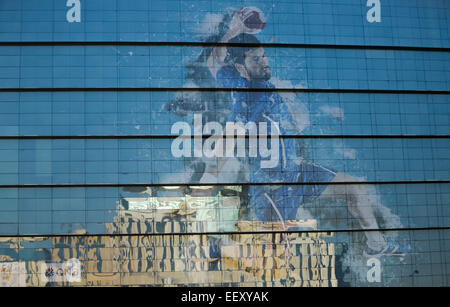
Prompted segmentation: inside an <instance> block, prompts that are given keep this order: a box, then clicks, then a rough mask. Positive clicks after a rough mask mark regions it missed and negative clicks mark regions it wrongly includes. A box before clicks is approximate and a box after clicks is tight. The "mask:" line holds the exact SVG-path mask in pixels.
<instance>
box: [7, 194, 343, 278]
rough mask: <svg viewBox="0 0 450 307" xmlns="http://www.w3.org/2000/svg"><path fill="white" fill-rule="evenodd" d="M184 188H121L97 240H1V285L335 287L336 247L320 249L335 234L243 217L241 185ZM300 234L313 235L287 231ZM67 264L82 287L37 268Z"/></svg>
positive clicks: (309, 225) (301, 223) (82, 236)
mask: <svg viewBox="0 0 450 307" xmlns="http://www.w3.org/2000/svg"><path fill="white" fill-rule="evenodd" d="M188 188H189V189H190V191H189V192H190V193H189V194H187V193H186V191H185V189H186V188H185V187H169V188H164V187H160V188H156V189H155V188H149V187H148V188H145V189H143V190H139V191H130V190H124V193H123V195H122V197H121V198H120V199H119V200H118V201H117V203H116V215H115V216H114V219H113V221H111V222H108V223H105V228H106V231H105V233H104V234H96V235H89V234H87V233H86V231H83V230H78V231H77V233H75V234H70V235H61V236H60V235H55V236H51V237H31V236H30V237H20V238H18V237H15V238H0V244H1V247H2V248H3V249H0V251H6V250H7V251H8V253H9V254H3V255H0V259H1V262H2V268H3V272H2V273H1V274H2V275H1V276H2V278H3V280H1V281H0V282H3V283H2V285H4V286H8V285H10V286H14V285H26V286H49V285H58V286H78V285H83V286H140V285H146V286H186V285H187V286H314V287H317V286H321V287H331V286H333V287H334V286H337V285H338V282H337V279H336V271H335V269H336V265H335V263H336V255H335V246H334V243H328V242H326V239H327V238H331V237H333V235H334V234H333V233H330V232H319V231H318V229H317V222H316V220H313V219H310V220H296V221H283V222H265V223H262V222H257V221H252V220H246V219H245V217H244V218H243V214H242V211H243V210H242V207H243V206H241V205H242V198H241V197H240V193H241V188H240V187H225V188H224V189H222V190H220V191H216V192H213V191H212V190H213V189H214V187H204V186H202V187H188ZM211 195H214V196H211ZM299 229H300V230H308V231H311V232H294V233H286V231H290V230H299ZM69 259H77V260H79V261H80V263H81V281H80V282H67V281H66V282H64V281H63V282H52V283H50V282H48V280H46V279H45V275H43V272H42V270H44V268H45V265H44V266H43V264H45V263H47V264H48V263H63V262H65V261H68V260H69ZM20 267H21V268H22V269H19V268H20ZM8 270H9V271H8ZM8 272H9V273H8ZM14 273H16V275H14ZM8 274H9V275H8ZM7 276H9V277H7Z"/></svg>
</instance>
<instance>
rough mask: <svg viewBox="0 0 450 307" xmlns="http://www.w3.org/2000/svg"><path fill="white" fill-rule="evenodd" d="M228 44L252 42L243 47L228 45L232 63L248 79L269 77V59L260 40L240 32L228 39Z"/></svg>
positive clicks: (261, 80) (259, 79)
mask: <svg viewBox="0 0 450 307" xmlns="http://www.w3.org/2000/svg"><path fill="white" fill-rule="evenodd" d="M229 43H230V44H252V45H251V46H244V47H228V54H229V57H230V60H231V62H232V64H233V65H234V66H235V67H236V69H237V70H238V71H239V73H240V74H241V75H242V76H243V77H244V78H247V79H249V80H254V81H260V82H264V81H267V80H269V79H270V77H271V74H270V67H269V61H268V59H267V56H266V52H265V50H264V48H263V47H261V42H260V41H259V40H258V39H257V38H256V37H255V36H253V35H251V34H246V33H244V34H240V35H238V36H236V37H235V38H233V39H231V40H230V41H229Z"/></svg>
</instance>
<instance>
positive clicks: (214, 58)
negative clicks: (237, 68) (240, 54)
mask: <svg viewBox="0 0 450 307" xmlns="http://www.w3.org/2000/svg"><path fill="white" fill-rule="evenodd" d="M248 10H249V9H248V8H246V7H244V8H241V9H239V10H238V11H236V13H234V15H233V18H232V19H231V22H230V27H229V30H228V32H227V33H226V34H225V35H224V36H223V37H222V39H221V40H220V41H219V43H227V42H228V41H230V40H231V39H232V38H234V37H236V36H238V35H239V34H242V33H245V32H247V31H249V29H248V28H247V27H246V26H245V25H244V22H243V20H244V18H245V16H246V14H247V13H248ZM226 56H227V48H226V47H222V46H217V47H214V48H213V50H212V52H211V54H210V56H209V57H208V60H207V61H206V64H207V65H208V69H209V71H210V72H211V74H212V75H213V76H214V78H216V75H217V72H218V71H219V70H220V68H222V67H223V66H224V65H225V57H226Z"/></svg>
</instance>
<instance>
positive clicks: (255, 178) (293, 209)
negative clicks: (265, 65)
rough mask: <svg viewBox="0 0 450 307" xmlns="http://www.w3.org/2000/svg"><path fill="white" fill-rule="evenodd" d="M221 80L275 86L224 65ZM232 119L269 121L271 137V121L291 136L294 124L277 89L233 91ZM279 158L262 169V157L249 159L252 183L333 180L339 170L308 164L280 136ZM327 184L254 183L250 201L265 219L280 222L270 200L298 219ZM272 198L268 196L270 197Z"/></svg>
mask: <svg viewBox="0 0 450 307" xmlns="http://www.w3.org/2000/svg"><path fill="white" fill-rule="evenodd" d="M216 79H217V82H218V83H219V85H220V86H221V87H224V88H230V89H233V88H267V89H273V88H275V86H274V85H273V84H272V83H270V82H269V81H265V82H253V81H248V80H246V79H245V78H243V77H242V76H241V75H240V74H239V72H238V71H237V70H236V69H235V68H234V67H233V66H224V67H222V68H221V69H220V70H219V71H218V72H217V76H216ZM230 98H231V114H230V116H229V118H228V121H230V122H242V123H243V124H246V123H247V122H255V123H259V122H267V127H268V135H269V136H270V126H271V121H273V122H276V123H278V126H279V130H280V131H278V133H279V134H280V135H287V134H288V132H287V131H286V129H285V127H287V126H289V125H292V120H291V116H290V113H289V111H288V108H287V105H286V104H285V103H284V101H283V99H282V98H281V97H280V95H279V94H278V93H277V92H274V91H263V92H255V91H249V92H241V91H239V92H236V91H232V90H231V93H230ZM279 146H280V148H279V161H278V164H277V166H276V167H274V168H261V163H260V162H261V157H259V155H258V157H256V158H249V162H250V164H251V173H250V178H249V179H250V183H273V184H276V183H288V182H298V183H308V182H329V181H330V180H332V179H333V178H334V176H335V172H333V171H331V170H328V169H326V168H323V167H321V166H318V165H315V164H311V163H305V162H302V161H301V158H300V157H298V156H297V149H296V145H295V140H294V139H293V138H280V142H279ZM325 187H326V186H325V185H289V186H277V187H274V186H269V185H268V186H251V187H250V189H249V193H250V203H251V206H252V209H253V214H254V215H255V216H256V218H257V219H258V220H261V221H277V220H279V216H278V213H277V212H276V211H274V209H273V205H272V204H271V203H270V200H272V201H273V202H274V204H275V205H276V206H277V209H278V211H279V213H280V214H281V217H282V218H283V219H284V220H287V219H292V220H293V219H295V218H296V214H297V210H298V207H299V205H300V204H301V203H302V202H303V201H307V200H310V199H311V198H314V197H317V196H318V195H320V193H321V192H322V191H323V189H324V188H325ZM267 196H269V198H270V200H269V199H268V197H267Z"/></svg>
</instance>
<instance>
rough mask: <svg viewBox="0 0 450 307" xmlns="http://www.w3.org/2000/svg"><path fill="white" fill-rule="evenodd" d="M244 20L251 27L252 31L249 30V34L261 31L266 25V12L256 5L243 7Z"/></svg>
mask: <svg viewBox="0 0 450 307" xmlns="http://www.w3.org/2000/svg"><path fill="white" fill-rule="evenodd" d="M242 21H243V22H244V25H245V26H246V27H247V28H248V29H250V31H247V33H248V34H256V33H259V32H261V30H262V29H264V27H265V26H266V16H264V13H263V12H262V11H261V10H260V9H259V8H257V7H254V6H250V7H246V8H244V9H243V11H242Z"/></svg>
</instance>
